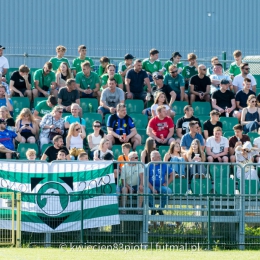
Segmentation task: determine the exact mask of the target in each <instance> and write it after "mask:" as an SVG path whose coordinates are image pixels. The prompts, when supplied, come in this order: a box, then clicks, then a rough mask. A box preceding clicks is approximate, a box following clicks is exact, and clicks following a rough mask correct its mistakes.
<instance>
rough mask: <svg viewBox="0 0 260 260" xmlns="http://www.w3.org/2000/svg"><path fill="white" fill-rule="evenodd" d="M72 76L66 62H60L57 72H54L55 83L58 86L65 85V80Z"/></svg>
mask: <svg viewBox="0 0 260 260" xmlns="http://www.w3.org/2000/svg"><path fill="white" fill-rule="evenodd" d="M71 78H73V75H72V73H71V72H70V68H69V67H68V64H67V62H61V64H60V66H59V68H58V70H57V72H56V83H57V86H58V88H62V87H65V86H66V80H67V79H71Z"/></svg>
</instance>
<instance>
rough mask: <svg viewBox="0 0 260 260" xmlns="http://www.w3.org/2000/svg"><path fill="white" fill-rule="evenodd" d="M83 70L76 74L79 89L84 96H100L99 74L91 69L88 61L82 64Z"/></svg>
mask: <svg viewBox="0 0 260 260" xmlns="http://www.w3.org/2000/svg"><path fill="white" fill-rule="evenodd" d="M81 68H82V71H81V72H79V73H77V75H76V84H77V89H78V91H79V92H80V96H81V97H83V98H96V97H97V98H98V99H99V98H100V94H101V93H100V83H99V77H98V75H97V74H96V73H95V72H93V71H91V66H90V63H89V62H88V61H85V62H83V63H82V64H81Z"/></svg>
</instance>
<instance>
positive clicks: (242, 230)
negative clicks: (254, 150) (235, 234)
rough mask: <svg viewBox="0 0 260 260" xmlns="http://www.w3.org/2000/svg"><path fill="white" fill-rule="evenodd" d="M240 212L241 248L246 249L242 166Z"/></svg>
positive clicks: (243, 168) (242, 171)
mask: <svg viewBox="0 0 260 260" xmlns="http://www.w3.org/2000/svg"><path fill="white" fill-rule="evenodd" d="M238 167H240V168H241V179H240V195H239V196H240V212H239V250H245V224H246V223H245V167H246V166H244V167H241V166H238Z"/></svg>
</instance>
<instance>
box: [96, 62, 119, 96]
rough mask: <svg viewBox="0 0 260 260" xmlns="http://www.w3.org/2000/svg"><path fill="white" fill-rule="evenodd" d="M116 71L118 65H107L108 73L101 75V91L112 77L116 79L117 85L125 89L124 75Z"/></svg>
mask: <svg viewBox="0 0 260 260" xmlns="http://www.w3.org/2000/svg"><path fill="white" fill-rule="evenodd" d="M115 71H116V65H114V64H108V65H107V73H106V74H103V76H102V77H101V91H102V90H103V89H105V88H107V87H108V84H107V80H108V79H112V78H114V79H115V81H116V85H117V87H119V88H121V89H122V90H123V80H122V77H121V75H120V74H118V73H115Z"/></svg>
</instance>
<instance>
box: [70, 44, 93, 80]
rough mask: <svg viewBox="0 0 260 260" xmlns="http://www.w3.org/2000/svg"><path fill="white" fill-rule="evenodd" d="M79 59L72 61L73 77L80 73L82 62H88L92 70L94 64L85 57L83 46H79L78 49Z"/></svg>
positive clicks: (85, 50) (85, 51)
mask: <svg viewBox="0 0 260 260" xmlns="http://www.w3.org/2000/svg"><path fill="white" fill-rule="evenodd" d="M78 52H79V57H78V58H76V59H74V60H73V65H72V67H73V75H74V77H75V76H76V74H77V73H78V72H80V71H81V63H83V62H84V61H88V62H89V63H90V67H91V69H92V70H94V62H93V60H92V59H91V58H89V57H87V56H86V55H87V47H86V46H85V45H80V46H79V47H78Z"/></svg>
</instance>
